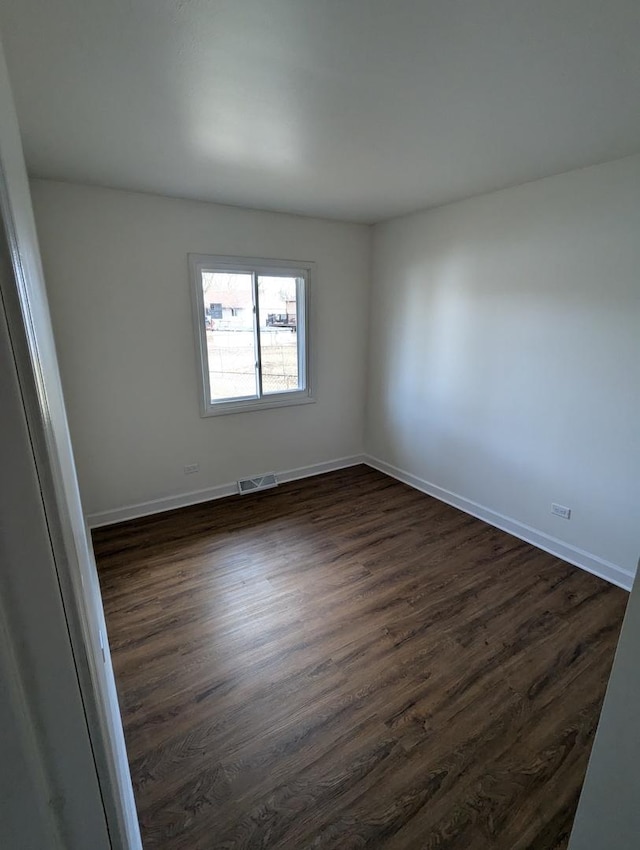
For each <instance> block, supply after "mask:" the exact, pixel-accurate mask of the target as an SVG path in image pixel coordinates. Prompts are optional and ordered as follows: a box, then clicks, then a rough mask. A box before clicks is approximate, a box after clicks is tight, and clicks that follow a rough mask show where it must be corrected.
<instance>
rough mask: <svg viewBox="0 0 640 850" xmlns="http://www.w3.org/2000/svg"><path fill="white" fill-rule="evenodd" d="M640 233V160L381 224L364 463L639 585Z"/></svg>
mask: <svg viewBox="0 0 640 850" xmlns="http://www.w3.org/2000/svg"><path fill="white" fill-rule="evenodd" d="M638 234H640V157H633V158H628V159H625V160H619V161H617V162H613V163H608V164H606V165H603V166H597V167H594V168H589V169H584V170H581V171H575V172H571V173H569V174H565V175H562V176H559V177H552V178H549V179H546V180H541V181H537V182H535V183H530V184H527V185H524V186H521V187H518V188H515V189H509V190H505V191H503V192H498V193H495V194H492V195H484V196H481V197H478V198H474V199H470V200H468V201H464V202H461V203H458V204H452V205H450V206H448V207H442V208H440V209H438V210H433V211H429V212H425V213H421V214H416V215H413V216H408V217H405V218H402V219H396V220H392V221H390V222H387V223H383V224H381V225H377V226H376V227H375V228H374V247H373V290H372V305H371V338H370V340H369V350H370V357H369V388H368V401H367V418H366V422H367V425H366V431H365V447H366V451H367V452H369V453H370V454H371V455H373V456H375V457H377V458H379V459H381V460H383V461H386V462H387V463H390V464H393V465H395V466H397V467H399V468H401V469H403V470H406V471H408V472H410V473H412V474H413V475H416V476H418V477H420V478H422V479H425V480H426V481H429V482H431V483H433V484H436V485H438V486H440V487H443V488H445V489H447V490H450V491H452V492H454V493H457V494H459V495H461V496H463V497H465V498H467V499H471V500H473V501H475V502H477V503H479V504H480V505H483V506H485V507H487V508H489V509H491V510H493V511H496V512H498V513H501V514H503V515H505V516H507V517H510V518H513V519H515V520H517V521H518V522H521V523H525V524H527V525H529V526H531V527H533V528H534V529H537V530H539V531H541V532H543V533H545V534H548V535H551V536H553V537H555V538H558V539H560V540H562V541H564V542H566V543H567V544H569V545H572V546H574V547H578V548H581V549H583V550H586V551H587V552H589V553H591V554H593V555H595V556H596V557H599V558H602V559H605V560H608V561H610V562H613V563H614V564H616V565H617V566H619V567H620V568H622V569H625V570H628V571H630V572H631V573H633V572H634V570H635V566H636V562H637V559H638V551H639V549H640V538H639V537H638V532H637V529H638V523H637V511H638V504H639V502H640V429H638V421H640V332H639V331H640V276H639V275H640V239H639V238H638ZM552 502H558V503H560V504H562V505H566V506H568V507H570V508H571V509H572V517H571V519H570V520H569V521H566V520H562V519H559V518H556V517H554V516H551V514H550V507H551V503H552Z"/></svg>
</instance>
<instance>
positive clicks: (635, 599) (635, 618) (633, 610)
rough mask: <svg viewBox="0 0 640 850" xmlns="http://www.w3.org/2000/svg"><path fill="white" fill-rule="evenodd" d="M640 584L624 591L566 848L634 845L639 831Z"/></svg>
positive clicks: (628, 849) (629, 848)
mask: <svg viewBox="0 0 640 850" xmlns="http://www.w3.org/2000/svg"><path fill="white" fill-rule="evenodd" d="M638 646H640V584H639V583H638V580H637V579H636V581H635V583H634V588H633V590H632V592H631V596H630V597H629V604H628V606H627V612H626V615H625V619H624V623H623V626H622V632H621V633H620V640H619V642H618V649H617V651H616V657H615V661H614V663H613V669H612V671H611V678H610V679H609V685H608V688H607V694H606V696H605V700H604V704H603V706H602V713H601V715H600V722H599V724H598V731H597V733H596V739H595V741H594V744H593V749H592V751H591V758H590V760H589V767H588V768H587V775H586V778H585V782H584V786H583V789H582V794H581V796H580V803H579V804H578V811H577V812H576V818H575V822H574V825H573V831H572V833H571V840H570V841H569V850H609V848H614V847H615V848H616V850H635V849H636V848H637V847H638V836H640V806H639V805H638V799H639V798H640V769H639V765H640V735H638V712H639V711H640V667H639V666H638Z"/></svg>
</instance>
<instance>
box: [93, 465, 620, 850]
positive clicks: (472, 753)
mask: <svg viewBox="0 0 640 850" xmlns="http://www.w3.org/2000/svg"><path fill="white" fill-rule="evenodd" d="M93 537H94V545H95V550H96V556H97V559H98V565H99V572H100V580H101V585H102V592H103V598H104V604H105V610H106V615H107V622H108V627H109V638H110V643H111V650H112V653H113V661H114V665H115V670H116V679H117V685H118V690H119V695H120V703H121V708H122V713H123V717H124V724H125V733H126V739H127V745H128V751H129V757H130V762H131V770H132V775H133V782H134V788H135V793H136V799H137V804H138V811H139V815H140V823H141V828H142V834H143V841H144V847H145V850H160V848H161V849H162V850H177V849H178V848H180V850H217V849H218V848H225V850H232V849H233V850H235V848H268V850H276V848H277V850H305V848H335V850H338V848H339V850H352V848H353V850H355V848H384V850H422V848H425V850H426V848H439V850H442V848H450V849H451V850H454V849H455V850H486V848H501V850H519V849H520V848H522V850H524V848H528V850H552V848H553V850H558V849H559V848H564V847H566V845H567V838H568V834H569V831H570V828H571V823H572V819H573V815H574V810H575V807H576V803H577V799H578V795H579V792H580V788H581V785H582V781H583V777H584V772H585V768H586V764H587V759H588V756H589V751H590V748H591V743H592V739H593V734H594V730H595V726H596V723H597V720H598V715H599V712H600V706H601V702H602V699H603V695H604V690H605V685H606V681H607V678H608V674H609V670H610V667H611V663H612V660H613V653H614V648H615V645H616V641H617V638H618V631H619V628H620V625H621V621H622V616H623V611H624V607H625V604H626V593H625V592H624V591H622V590H619V589H617V588H615V587H612V586H611V585H609V584H607V583H606V582H604V581H602V580H600V579H598V578H595V577H594V576H591V575H588V574H587V573H584V572H582V571H581V570H579V569H577V568H575V567H572V566H569V565H568V564H566V563H564V562H563V561H560V560H558V559H557V558H554V557H552V556H551V555H547V554H545V553H544V552H541V551H540V550H538V549H535V548H533V547H532V546H529V545H528V544H526V543H522V542H521V541H519V540H517V539H516V538H514V537H511V536H509V535H508V534H505V533H503V532H501V531H498V530H496V529H494V528H492V527H490V526H488V525H485V524H484V523H482V522H480V521H479V520H476V519H473V518H471V517H469V516H467V515H465V514H463V513H460V512H459V511H457V510H455V509H454V508H450V507H448V506H447V505H443V504H441V503H440V502H438V501H435V500H434V499H431V498H429V497H428V496H424V495H422V494H421V493H418V492H416V491H415V490H411V489H410V488H408V487H405V486H404V485H402V484H399V483H397V482H395V481H393V480H392V479H390V478H387V477H386V476H384V475H381V474H380V473H378V472H374V471H373V470H371V469H369V468H367V467H364V466H360V467H355V468H352V469H348V470H343V471H340V472H335V473H331V474H328V475H324V476H320V477H317V478H312V479H307V480H305V481H302V482H295V483H292V484H287V485H284V486H281V487H280V488H279V489H277V490H272V491H268V492H265V493H262V494H256V495H253V496H247V497H234V498H231V499H227V500H224V501H218V502H211V503H208V504H204V505H199V506H195V507H192V508H186V509H182V510H178V511H173V512H171V513H165V514H161V515H157V516H154V517H149V518H145V519H140V520H135V521H132V522H129V523H124V524H121V525H119V526H112V527H109V528H105V529H100V530H97V531H95V532H94V535H93Z"/></svg>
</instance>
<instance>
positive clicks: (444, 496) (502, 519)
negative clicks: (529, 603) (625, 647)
mask: <svg viewBox="0 0 640 850" xmlns="http://www.w3.org/2000/svg"><path fill="white" fill-rule="evenodd" d="M364 463H366V464H367V465H368V466H370V467H372V468H373V469H377V470H378V472H383V473H384V474H385V475H389V476H391V478H395V479H397V480H398V481H402V482H403V483H404V484H408V485H409V486H410V487H413V488H415V489H416V490H420V491H421V492H422V493H426V494H427V495H429V496H433V497H434V498H436V499H439V500H440V501H441V502H446V503H447V504H448V505H452V506H453V507H454V508H458V509H459V510H461V511H464V512H465V513H467V514H471V516H474V517H477V518H478V519H481V520H483V521H484V522H486V523H488V524H489V525H493V526H495V527H496V528H499V529H501V530H502V531H506V532H508V533H509V534H513V536H514V537H518V538H520V540H524V541H525V542H526V543H531V544H532V545H533V546H537V547H538V549H543V550H544V551H545V552H549V553H550V554H551V555H555V556H556V557H557V558H562V560H563V561H567V562H568V563H569V564H573V565H574V566H576V567H580V568H581V569H583V570H586V571H587V572H589V573H593V575H596V576H598V577H599V578H603V579H606V581H609V582H611V583H612V584H615V585H617V586H618V587H621V588H623V589H624V590H631V585H632V584H633V578H634V576H633V573H631V572H629V571H628V570H625V569H623V568H622V567H619V566H618V565H617V564H613V563H611V561H605V560H604V558H599V557H598V556H597V555H592V554H591V553H590V552H585V551H584V550H583V549H579V548H578V547H577V546H572V545H571V544H569V543H565V542H564V541H562V540H558V539H557V538H556V537H551V535H549V534H545V533H544V532H543V531H538V530H537V529H535V528H532V527H531V526H529V525H525V524H524V523H522V522H519V521H518V520H516V519H512V518H511V517H508V516H504V515H503V514H500V513H498V512H497V511H493V510H491V508H486V507H484V505H480V504H478V503H477V502H473V501H471V499H466V498H465V497H464V496H459V495H458V494H457V493H452V492H450V491H449V490H445V489H444V488H442V487H438V486H437V485H436V484H431V482H429V481H425V480H424V479H422V478H418V477H417V476H416V475H412V474H411V473H410V472H406V471H405V470H404V469H398V467H396V466H392V465H391V464H389V463H385V462H384V461H382V460H379V459H378V458H376V457H373V456H371V455H365V456H364Z"/></svg>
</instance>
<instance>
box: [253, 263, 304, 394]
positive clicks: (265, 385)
mask: <svg viewBox="0 0 640 850" xmlns="http://www.w3.org/2000/svg"><path fill="white" fill-rule="evenodd" d="M297 284H298V279H297V278H295V277H268V276H266V275H259V277H258V304H259V308H260V310H259V312H260V328H259V331H260V353H261V360H262V392H263V393H264V394H265V395H270V394H272V393H286V392H292V391H294V390H301V389H304V387H302V386H301V384H300V378H301V376H300V370H299V368H298V365H299V356H298V345H299V344H300V339H299V336H300V335H299V334H298V327H297V319H298V312H299V311H298V298H297V291H298V286H297Z"/></svg>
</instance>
